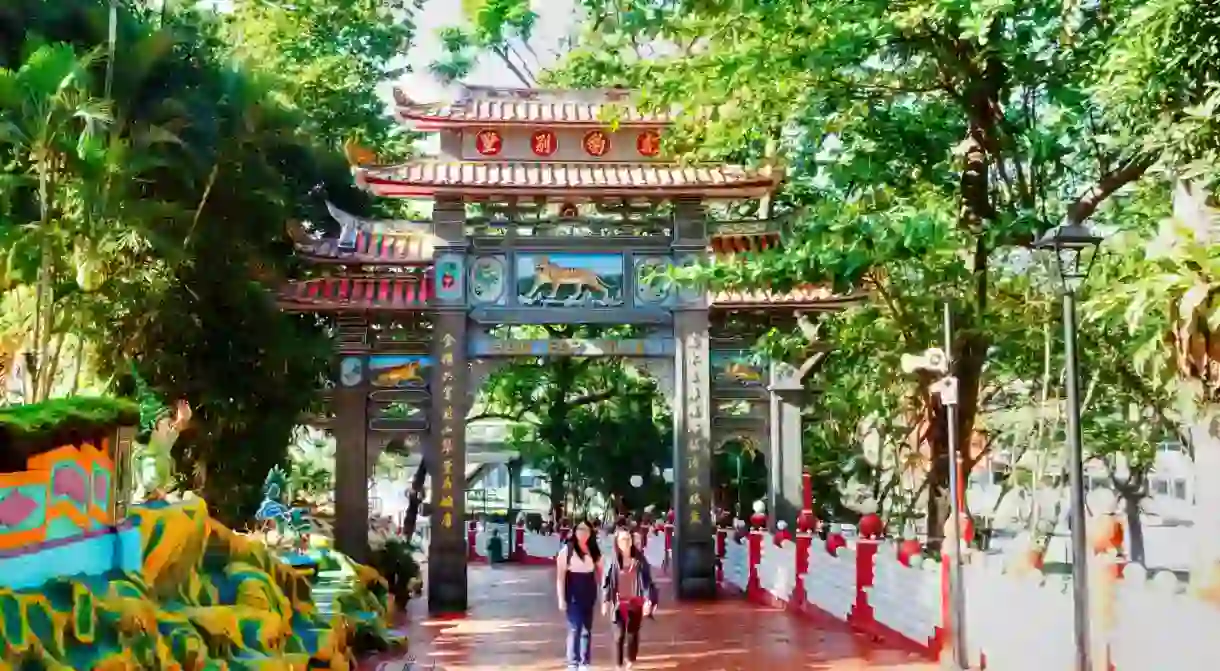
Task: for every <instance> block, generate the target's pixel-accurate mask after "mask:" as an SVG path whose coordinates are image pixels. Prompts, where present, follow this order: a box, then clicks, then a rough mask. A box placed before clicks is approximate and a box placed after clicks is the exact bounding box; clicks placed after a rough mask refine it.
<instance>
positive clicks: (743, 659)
mask: <svg viewBox="0 0 1220 671" xmlns="http://www.w3.org/2000/svg"><path fill="white" fill-rule="evenodd" d="M669 587H670V586H669V584H668V581H666V584H664V585H662V589H663V592H662V593H663V594H668V593H669V592H670V591H671V590H670V589H669ZM554 590H555V585H554V573H553V572H552V571H551V570H549V569H547V568H545V567H543V568H540V567H517V566H497V567H494V568H491V567H486V566H472V567H471V569H470V595H471V597H470V600H471V602H470V613H469V615H468V616H467V617H465V618H463V619H458V620H446V621H435V620H428V619H427V613H426V604H424V603H423V602H419V603H413V604H412V606H411V607H410V612H409V617H410V621H411V624H410V625H408V636H409V637H410V638H409V640H410V646H411V654H412V655H413V656H414V657H415V658H416V659H418V660H420V661H421V662H424V668H427V667H428V665H429V664H430V663H432V662H436V665H437V667H438V668H439V669H443V671H493V670H494V671H560V670H562V669H564V668H565V667H564V665H563V664H562V661H563V660H562V658H563V648H564V637H565V634H566V630H565V625H564V620H563V616H562V614H561V613H560V612H559V611H558V610H557V609H556V608H555V591H554ZM662 601H663V602H662V604H661V609H660V610H659V611H658V612H657V615H656V619H655V620H646V621H645V623H644V629H643V631H642V643H641V646H640V658H639V661H638V663H637V664H636V669H639V671H648V670H658V671H659V670H665V671H796V670H797V669H801V670H803V671H811V670H817V671H855V670H857V669H860V670H866V669H890V670H891V671H929V670H931V669H935V668H938V667H937V666H936V665H933V664H929V663H926V662H923V661H921V660H918V659H916V658H915V657H914V656H913V655H910V654H908V653H906V652H899V651H896V650H889V649H878V648H876V647H874V646H873V645H872V644H870V643H869V641H868V639H866V638H864V637H861V636H858V635H856V634H854V633H852V632H851V631H849V630H848V629H846V628H845V627H840V626H838V625H837V623H833V622H830V623H828V624H827V625H826V626H825V627H822V626H818V625H815V624H813V623H811V622H810V621H808V620H805V619H799V618H797V617H795V616H792V615H789V614H787V613H784V612H782V611H778V610H772V609H766V608H761V607H757V606H753V605H751V604H748V603H746V602H745V601H744V600H742V599H739V598H725V599H721V600H719V601H716V602H711V603H706V604H696V603H684V604H677V608H676V609H675V604H674V602H673V600H672V599H664V598H663V600H662ZM593 639H594V650H593V655H594V660H593V661H594V668H595V669H597V670H598V671H605V670H609V669H613V668H614V667H613V656H612V655H613V650H612V648H611V646H613V645H614V635H613V633H612V630H611V624H610V621H609V620H608V619H599V620H598V625H597V628H596V630H595V632H594V635H593ZM395 667H396V665H392V664H389V665H386V666H384V667H382V668H383V669H392V668H395Z"/></svg>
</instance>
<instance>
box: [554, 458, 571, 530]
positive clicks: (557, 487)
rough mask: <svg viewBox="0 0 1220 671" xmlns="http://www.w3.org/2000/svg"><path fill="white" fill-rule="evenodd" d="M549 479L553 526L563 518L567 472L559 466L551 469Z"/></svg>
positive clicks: (557, 524) (566, 492) (566, 490)
mask: <svg viewBox="0 0 1220 671" xmlns="http://www.w3.org/2000/svg"><path fill="white" fill-rule="evenodd" d="M550 476H551V477H550V480H551V483H550V484H551V519H552V520H554V521H555V526H556V527H558V526H559V520H561V519H563V512H564V511H563V509H564V505H563V504H564V502H565V501H566V500H567V498H568V497H567V494H568V488H567V480H568V478H567V473H565V472H564V469H562V468H560V467H558V466H557V467H555V468H553V469H552V471H551V474H550Z"/></svg>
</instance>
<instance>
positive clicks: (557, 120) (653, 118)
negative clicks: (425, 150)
mask: <svg viewBox="0 0 1220 671" xmlns="http://www.w3.org/2000/svg"><path fill="white" fill-rule="evenodd" d="M470 92H471V93H473V95H468V96H466V98H465V99H463V100H459V101H457V102H453V103H449V104H439V105H427V104H420V103H417V102H415V101H413V100H411V99H410V98H409V97H408V96H407V95H406V93H405V92H403V91H402V90H401V89H395V90H394V102H395V107H396V111H397V113H398V116H399V118H400V119H402V120H404V121H407V122H411V123H412V124H414V125H415V126H416V128H418V129H419V130H439V129H441V128H454V127H462V126H472V125H474V126H477V125H485V124H493V125H531V126H532V125H539V124H564V125H570V126H603V125H605V124H606V123H607V122H608V121H609V120H611V119H613V120H614V121H616V122H617V123H618V124H619V125H621V126H665V125H668V124H669V123H671V121H672V119H671V117H670V115H668V114H655V113H651V112H643V111H640V110H639V109H638V108H636V107H635V106H634V105H631V104H630V103H629V102H627V101H628V100H629V99H630V93H629V92H626V91H623V92H617V95H610V94H609V92H608V93H607V94H606V95H603V96H600V98H602V99H600V100H596V99H595V100H589V99H588V96H587V95H578V94H580V93H587V92H571V93H568V94H567V95H564V94H563V93H561V92H548V91H531V90H502V91H494V92H493V91H491V90H483V89H477V90H476V89H471V90H470ZM489 94H490V95H489ZM581 98H585V99H583V100H582V99H581Z"/></svg>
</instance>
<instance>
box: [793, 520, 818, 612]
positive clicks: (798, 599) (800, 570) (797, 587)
mask: <svg viewBox="0 0 1220 671" xmlns="http://www.w3.org/2000/svg"><path fill="white" fill-rule="evenodd" d="M811 547H813V534H812V533H809V532H807V531H798V532H797V534H796V582H795V583H794V584H793V588H792V596H791V598H789V600H788V605H789V607H794V608H797V609H798V610H799V609H802V608H804V607H805V574H806V573H807V572H809V548H811Z"/></svg>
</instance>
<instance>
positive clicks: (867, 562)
mask: <svg viewBox="0 0 1220 671" xmlns="http://www.w3.org/2000/svg"><path fill="white" fill-rule="evenodd" d="M879 545H880V541H876V540H866V539H863V538H862V539H860V540H858V541H856V604H855V606H854V607H853V608H852V611H851V615H850V616H849V617H848V621H849V622H851V623H852V624H854V625H856V626H857V627H860V628H862V629H864V630H865V631H871V630H872V625H873V622H874V618H873V606H872V604H870V603H869V602H868V588H870V587H872V586H873V576H874V575H875V572H876V560H877V548H878V546H879Z"/></svg>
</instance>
